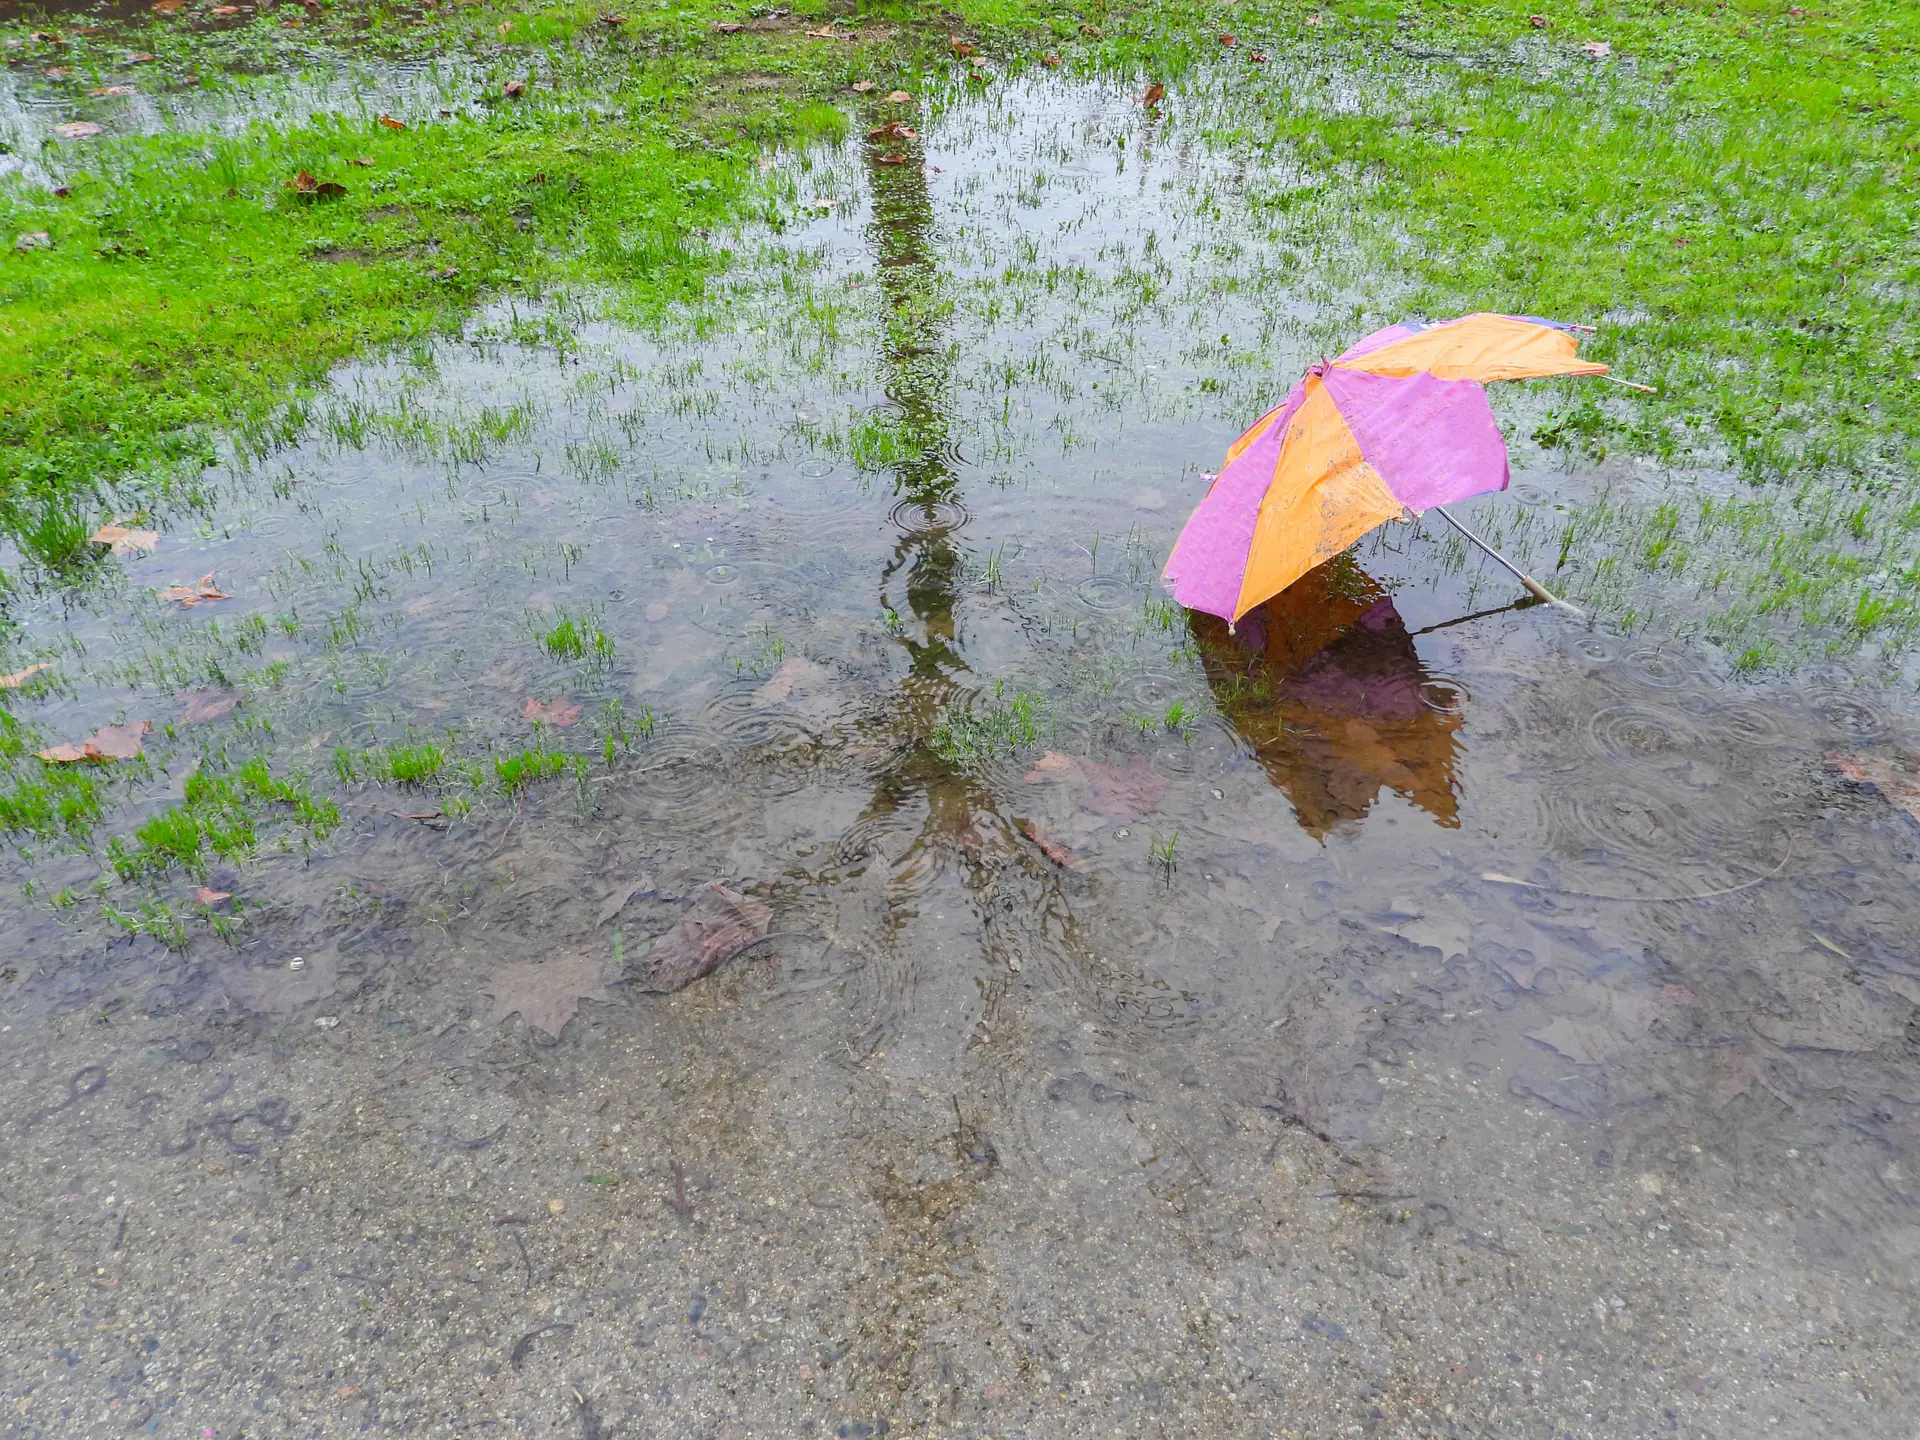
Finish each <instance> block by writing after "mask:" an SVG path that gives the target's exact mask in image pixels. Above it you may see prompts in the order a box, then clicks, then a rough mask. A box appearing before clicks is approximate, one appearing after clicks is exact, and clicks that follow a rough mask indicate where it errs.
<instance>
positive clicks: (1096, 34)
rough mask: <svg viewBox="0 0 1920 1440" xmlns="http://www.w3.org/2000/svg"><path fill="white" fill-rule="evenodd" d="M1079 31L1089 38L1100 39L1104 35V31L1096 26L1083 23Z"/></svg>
mask: <svg viewBox="0 0 1920 1440" xmlns="http://www.w3.org/2000/svg"><path fill="white" fill-rule="evenodd" d="M1080 33H1081V34H1082V35H1085V36H1086V37H1087V38H1088V39H1091V40H1101V39H1104V38H1105V37H1106V32H1105V31H1103V30H1101V29H1100V28H1099V27H1098V26H1096V25H1088V24H1085V23H1082V24H1081V26H1080Z"/></svg>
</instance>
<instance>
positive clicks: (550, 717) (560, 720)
mask: <svg viewBox="0 0 1920 1440" xmlns="http://www.w3.org/2000/svg"><path fill="white" fill-rule="evenodd" d="M520 718H521V719H522V720H531V721H532V722H533V723H534V724H536V725H560V726H566V725H571V724H573V722H574V721H576V720H578V719H579V718H580V707H579V706H578V705H569V704H568V703H567V702H566V701H564V700H553V701H541V700H536V699H534V698H533V697H532V696H531V695H529V696H528V697H527V700H526V703H525V704H524V705H522V706H521V707H520Z"/></svg>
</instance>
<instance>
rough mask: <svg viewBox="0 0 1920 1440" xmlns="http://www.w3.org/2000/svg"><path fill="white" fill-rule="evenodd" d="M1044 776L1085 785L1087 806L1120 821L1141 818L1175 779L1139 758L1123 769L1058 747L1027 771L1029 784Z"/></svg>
mask: <svg viewBox="0 0 1920 1440" xmlns="http://www.w3.org/2000/svg"><path fill="white" fill-rule="evenodd" d="M1043 780H1065V781H1069V782H1071V783H1073V784H1075V785H1076V786H1079V787H1081V788H1083V789H1084V791H1085V794H1086V798H1085V800H1084V802H1083V803H1084V806H1085V808H1086V809H1089V810H1091V811H1093V812H1094V813H1095V814H1096V815H1105V816H1107V817H1108V818H1109V819H1113V820H1120V821H1133V820H1138V819H1139V818H1140V817H1141V816H1142V815H1145V814H1146V813H1147V812H1148V811H1150V810H1152V809H1153V808H1154V807H1155V806H1157V805H1158V804H1159V803H1160V801H1161V800H1162V799H1163V798H1164V797H1165V795H1166V793H1167V786H1168V785H1169V784H1171V783H1172V782H1170V781H1169V780H1168V779H1167V777H1166V776H1164V775H1162V774H1160V773H1159V771H1157V770H1153V769H1151V768H1149V767H1148V765H1147V764H1146V762H1145V761H1143V760H1135V761H1134V762H1133V764H1132V765H1130V766H1128V767H1127V768H1126V769H1124V770H1122V769H1121V768H1119V767H1118V766H1116V765H1102V764H1101V763H1100V762H1099V761H1098V760H1089V759H1087V758H1086V757H1085V756H1083V755H1065V754H1062V753H1061V752H1060V751H1058V750H1049V751H1047V753H1046V754H1044V755H1042V756H1041V757H1040V758H1039V759H1038V760H1036V761H1034V762H1033V768H1032V769H1031V770H1029V771H1028V772H1027V774H1026V781H1027V784H1029V785H1038V784H1039V783H1040V782H1041V781H1043Z"/></svg>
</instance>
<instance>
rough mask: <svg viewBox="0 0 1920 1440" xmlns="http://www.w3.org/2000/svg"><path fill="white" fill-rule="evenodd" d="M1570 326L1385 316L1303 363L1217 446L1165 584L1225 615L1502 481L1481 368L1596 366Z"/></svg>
mask: <svg viewBox="0 0 1920 1440" xmlns="http://www.w3.org/2000/svg"><path fill="white" fill-rule="evenodd" d="M1575 329H1576V327H1574V326H1570V325H1561V324H1558V323H1556V322H1555V321H1552V320H1537V319H1533V318H1531V317H1527V316H1518V315H1492V314H1479V315H1467V316H1464V317H1462V318H1461V319H1458V320H1449V321H1446V322H1445V323H1443V324H1438V325H1431V326H1422V325H1418V324H1411V323H1409V324H1401V325H1393V326H1389V327H1388V328H1387V329H1385V330H1381V331H1378V332H1376V333H1374V334H1372V335H1369V336H1368V337H1367V338H1366V339H1364V340H1362V341H1361V342H1360V343H1359V344H1357V345H1355V346H1354V347H1353V348H1352V349H1350V350H1348V351H1347V352H1346V353H1345V354H1343V355H1341V356H1340V357H1339V358H1338V359H1336V360H1333V361H1331V362H1329V363H1325V364H1320V365H1315V366H1314V367H1313V368H1312V369H1310V370H1309V371H1308V372H1307V374H1306V376H1305V378H1304V379H1302V380H1301V381H1300V383H1299V384H1298V385H1296V386H1294V387H1293V393H1292V394H1290V395H1288V396H1287V398H1286V400H1285V402H1284V403H1282V404H1281V405H1279V406H1277V407H1275V408H1274V409H1272V410H1270V411H1268V412H1267V413H1266V414H1265V415H1262V416H1261V417H1260V418H1259V419H1258V420H1257V421H1255V422H1254V424H1253V427H1252V428H1251V429H1249V430H1248V431H1247V432H1246V434H1244V435H1242V436H1241V437H1240V438H1239V439H1238V440H1236V441H1234V442H1233V445H1232V446H1231V447H1230V448H1229V449H1228V451H1227V460H1226V464H1225V465H1224V466H1222V468H1221V471H1220V474H1219V476H1218V478H1217V479H1215V480H1214V482H1213V485H1212V487H1211V488H1210V489H1209V490H1208V491H1207V494H1206V497H1205V498H1204V499H1202V500H1201V502H1200V504H1199V505H1198V506H1197V507H1195V509H1194V512H1193V515H1192V517H1191V518H1189V519H1188V521H1187V525H1186V529H1184V530H1183V531H1181V533H1180V539H1179V541H1178V542H1177V543H1176V544H1175V545H1174V547H1173V555H1172V556H1171V557H1170V558H1169V559H1168V561H1167V567H1166V580H1167V583H1168V584H1169V585H1170V586H1171V587H1172V590H1173V597H1174V599H1176V600H1178V601H1179V602H1180V603H1181V604H1182V605H1184V606H1186V607H1187V608H1188V609H1190V610H1202V611H1205V612H1207V613H1208V614H1211V615H1218V616H1220V617H1221V618H1222V619H1224V620H1226V621H1228V622H1229V623H1231V622H1233V621H1236V620H1238V619H1239V618H1240V617H1241V616H1242V615H1244V614H1246V613H1247V611H1249V610H1251V609H1252V608H1253V607H1254V606H1256V605H1258V604H1260V603H1261V602H1262V601H1263V600H1266V599H1267V598H1268V597H1269V596H1272V595H1277V594H1278V593H1279V592H1280V591H1282V590H1284V589H1286V587H1287V586H1289V585H1291V584H1292V583H1293V582H1294V581H1295V580H1298V579H1299V578H1300V577H1301V576H1302V575H1304V574H1306V573H1307V572H1308V571H1309V570H1311V569H1313V568H1314V566H1316V565H1319V564H1321V563H1323V562H1324V561H1326V560H1329V559H1331V558H1332V557H1333V556H1335V555H1338V554H1339V553H1340V552H1341V551H1342V550H1345V549H1346V548H1347V547H1348V546H1349V545H1351V544H1352V543H1353V542H1354V541H1355V540H1358V539H1359V538H1360V537H1361V536H1362V535H1365V534H1366V533H1367V532H1368V531H1369V530H1372V529H1373V528H1374V527H1375V526H1377V525H1381V524H1384V523H1385V522H1386V521H1388V520H1395V519H1399V518H1400V517H1401V516H1403V515H1405V514H1406V513H1407V512H1409V511H1411V512H1412V513H1413V514H1415V515H1419V514H1421V513H1423V512H1424V511H1427V510H1430V509H1434V508H1436V507H1438V506H1440V505H1443V504H1446V503H1448V502H1450V501H1455V500H1465V499H1467V498H1469V497H1470V496H1474V495H1484V494H1486V493H1487V492H1488V491H1492V490H1504V489H1506V488H1507V446H1506V442H1505V441H1504V440H1503V439H1502V438H1501V436H1500V427H1499V426H1498V425H1496V424H1495V423H1494V419H1493V410H1492V408H1491V407H1490V406H1489V405H1488V404H1487V392H1486V388H1485V383H1484V382H1486V381H1489V380H1526V379H1532V378H1535V377H1538V376H1543V375H1604V374H1606V373H1607V367H1606V366H1604V365H1595V364H1591V363H1589V362H1587V361H1585V360H1581V359H1580V358H1579V357H1578V356H1577V355H1576V354H1575V353H1574V351H1575V348H1576V345H1577V341H1576V338H1575ZM1635 388H1636V389H1637V388H1643V387H1638V386H1636V387H1635ZM1440 513H1441V515H1442V516H1443V517H1444V518H1445V519H1446V520H1447V521H1448V522H1449V523H1451V524H1454V525H1455V526H1456V527H1459V522H1458V521H1455V520H1454V519H1453V517H1452V516H1450V515H1447V513H1446V511H1444V510H1442V511H1441V512H1440ZM1459 528H1461V530H1462V533H1464V534H1466V535H1467V536H1468V538H1469V539H1472V540H1474V542H1475V543H1476V544H1482V545H1483V546H1484V542H1482V541H1480V540H1479V539H1478V537H1476V536H1474V535H1473V534H1472V532H1471V531H1467V530H1465V528H1464V527H1459ZM1486 548H1488V549H1489V553H1492V554H1494V555H1495V558H1497V559H1500V561H1501V563H1502V564H1504V565H1507V566H1508V568H1509V569H1514V567H1513V566H1512V565H1511V563H1510V562H1508V561H1507V560H1506V559H1505V558H1504V557H1501V556H1499V555H1498V553H1497V552H1494V551H1492V550H1491V548H1490V547H1486ZM1514 573H1515V574H1516V575H1519V576H1520V578H1521V580H1522V581H1523V582H1524V583H1525V584H1526V586H1527V588H1528V589H1530V590H1532V591H1533V592H1534V593H1535V594H1537V595H1539V596H1540V597H1541V598H1543V599H1552V598H1553V597H1552V596H1550V595H1548V594H1547V592H1546V591H1545V590H1543V589H1541V588H1540V587H1539V586H1538V585H1537V584H1536V583H1535V582H1534V581H1533V580H1531V579H1529V578H1528V577H1527V576H1525V575H1524V574H1521V572H1520V571H1519V570H1518V569H1514Z"/></svg>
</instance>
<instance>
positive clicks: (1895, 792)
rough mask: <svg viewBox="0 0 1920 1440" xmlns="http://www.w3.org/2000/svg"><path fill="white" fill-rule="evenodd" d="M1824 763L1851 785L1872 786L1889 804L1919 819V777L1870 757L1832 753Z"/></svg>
mask: <svg viewBox="0 0 1920 1440" xmlns="http://www.w3.org/2000/svg"><path fill="white" fill-rule="evenodd" d="M1827 763H1828V764H1829V765H1831V766H1833V768H1834V769H1835V770H1838V771H1839V772H1840V773H1841V775H1843V776H1845V777H1846V778H1847V779H1849V780H1851V781H1853V783H1854V784H1856V785H1871V786H1872V787H1873V788H1874V789H1875V790H1877V791H1879V792H1880V798H1881V799H1883V800H1885V801H1886V802H1887V803H1888V804H1889V805H1896V806H1898V807H1899V808H1900V809H1902V810H1904V811H1906V812H1907V814H1909V815H1911V816H1912V817H1913V818H1914V819H1916V820H1920V775H1910V774H1907V773H1906V772H1904V771H1901V770H1896V769H1894V768H1893V766H1891V765H1889V764H1888V763H1887V762H1886V761H1885V760H1881V759H1878V758H1876V757H1874V756H1872V755H1846V754H1842V753H1840V752H1839V751H1835V752H1834V753H1833V754H1831V755H1829V756H1827Z"/></svg>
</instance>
